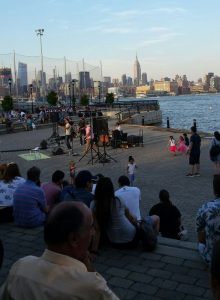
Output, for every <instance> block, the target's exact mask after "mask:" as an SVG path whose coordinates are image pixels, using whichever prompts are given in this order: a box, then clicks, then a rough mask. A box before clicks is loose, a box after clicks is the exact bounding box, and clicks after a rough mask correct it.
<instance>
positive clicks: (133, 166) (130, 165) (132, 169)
mask: <svg viewBox="0 0 220 300" xmlns="http://www.w3.org/2000/svg"><path fill="white" fill-rule="evenodd" d="M135 168H136V163H133V164H131V163H128V174H129V175H132V174H134V170H135Z"/></svg>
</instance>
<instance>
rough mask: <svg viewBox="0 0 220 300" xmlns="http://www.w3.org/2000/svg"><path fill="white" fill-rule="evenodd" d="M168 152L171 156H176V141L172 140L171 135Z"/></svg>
mask: <svg viewBox="0 0 220 300" xmlns="http://www.w3.org/2000/svg"><path fill="white" fill-rule="evenodd" d="M168 146H169V150H170V152H171V153H173V155H174V156H175V155H176V141H175V140H174V137H173V136H172V135H171V136H170V138H169V141H168Z"/></svg>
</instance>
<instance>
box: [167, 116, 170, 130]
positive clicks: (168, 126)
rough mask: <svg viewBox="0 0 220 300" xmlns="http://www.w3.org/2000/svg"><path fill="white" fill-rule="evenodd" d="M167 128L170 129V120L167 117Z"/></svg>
mask: <svg viewBox="0 0 220 300" xmlns="http://www.w3.org/2000/svg"><path fill="white" fill-rule="evenodd" d="M167 128H170V119H169V117H167Z"/></svg>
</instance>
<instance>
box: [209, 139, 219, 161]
mask: <svg viewBox="0 0 220 300" xmlns="http://www.w3.org/2000/svg"><path fill="white" fill-rule="evenodd" d="M209 154H210V159H211V160H212V161H213V158H215V157H216V156H218V155H219V154H220V146H219V145H217V144H216V143H215V140H214V145H212V147H211V149H210V151H209Z"/></svg>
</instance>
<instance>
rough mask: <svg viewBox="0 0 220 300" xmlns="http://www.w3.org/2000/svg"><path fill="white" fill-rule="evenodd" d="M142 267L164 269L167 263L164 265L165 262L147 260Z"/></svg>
mask: <svg viewBox="0 0 220 300" xmlns="http://www.w3.org/2000/svg"><path fill="white" fill-rule="evenodd" d="M142 265H143V266H144V267H147V268H148V269H149V268H157V269H163V268H164V266H165V263H164V262H161V261H155V260H149V259H145V260H144V261H143V262H142Z"/></svg>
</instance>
